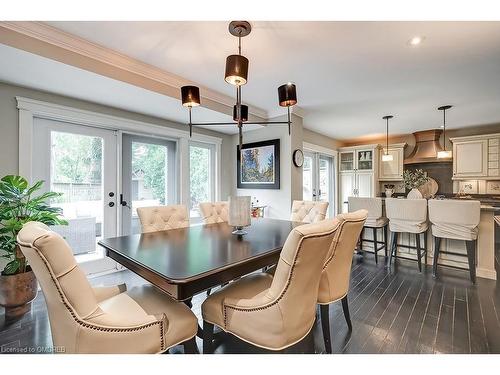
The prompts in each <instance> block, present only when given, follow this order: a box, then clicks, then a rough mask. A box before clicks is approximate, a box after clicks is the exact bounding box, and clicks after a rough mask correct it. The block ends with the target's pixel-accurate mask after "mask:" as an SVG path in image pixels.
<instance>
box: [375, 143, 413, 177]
mask: <svg viewBox="0 0 500 375" xmlns="http://www.w3.org/2000/svg"><path fill="white" fill-rule="evenodd" d="M405 147H406V143H398V144H392V145H389V149H388V152H387V153H388V154H389V155H392V160H390V161H383V160H382V155H384V154H385V153H386V149H385V148H381V149H380V152H379V156H378V158H379V159H378V166H379V168H378V179H379V181H403V160H404V156H405V155H404V151H405Z"/></svg>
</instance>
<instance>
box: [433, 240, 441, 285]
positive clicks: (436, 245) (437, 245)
mask: <svg viewBox="0 0 500 375" xmlns="http://www.w3.org/2000/svg"><path fill="white" fill-rule="evenodd" d="M440 247H441V237H434V262H433V263H432V277H434V278H436V277H437V267H438V258H439V249H440Z"/></svg>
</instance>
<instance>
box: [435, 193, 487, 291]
mask: <svg viewBox="0 0 500 375" xmlns="http://www.w3.org/2000/svg"><path fill="white" fill-rule="evenodd" d="M480 216H481V203H480V202H479V201H457V200H451V199H448V200H438V199H432V200H430V201H429V220H430V221H431V223H432V235H433V236H434V262H433V264H432V275H433V276H434V277H436V276H437V266H438V259H439V254H440V253H443V254H451V255H456V256H465V255H464V254H461V253H457V252H452V251H442V250H441V249H440V248H441V239H442V238H449V239H453V240H463V241H465V247H466V249H467V260H468V263H469V274H470V279H471V281H472V283H473V284H475V283H476V253H477V251H476V247H477V234H478V231H479V229H478V226H479V220H480Z"/></svg>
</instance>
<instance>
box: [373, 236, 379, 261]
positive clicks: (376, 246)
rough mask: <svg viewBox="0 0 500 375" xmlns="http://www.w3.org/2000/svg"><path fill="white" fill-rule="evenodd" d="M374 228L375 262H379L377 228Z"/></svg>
mask: <svg viewBox="0 0 500 375" xmlns="http://www.w3.org/2000/svg"><path fill="white" fill-rule="evenodd" d="M372 229H373V251H374V252H375V264H378V256H377V251H378V245H377V228H372Z"/></svg>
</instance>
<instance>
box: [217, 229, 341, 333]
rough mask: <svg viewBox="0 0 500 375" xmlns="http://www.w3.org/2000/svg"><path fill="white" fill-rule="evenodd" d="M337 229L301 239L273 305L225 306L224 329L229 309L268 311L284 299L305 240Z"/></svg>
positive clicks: (325, 234)
mask: <svg viewBox="0 0 500 375" xmlns="http://www.w3.org/2000/svg"><path fill="white" fill-rule="evenodd" d="M337 228H338V226H336V227H335V228H334V229H333V230H331V231H330V232H326V233H322V234H319V235H316V236H305V237H302V238H301V240H300V244H299V249H298V250H297V253H296V254H295V257H294V259H293V265H292V268H291V269H290V276H289V277H288V279H287V281H286V285H285V287H284V288H283V291H282V292H281V294H280V295H279V296H278V298H276V299H275V300H274V301H273V302H271V303H269V304H267V305H264V306H259V307H252V308H242V307H235V306H229V305H224V328H225V329H227V309H233V310H236V311H241V312H252V311H261V310H266V309H268V308H270V307H272V306H274V305H276V304H277V303H278V302H279V301H280V300H281V299H282V298H283V296H284V295H285V293H286V291H287V290H288V287H289V286H290V282H291V280H292V276H293V271H294V270H295V265H296V264H297V258H298V256H299V254H300V252H301V250H302V243H303V241H304V239H306V238H308V239H309V238H316V237H323V236H327V235H329V234H331V233H333V232H335V231H336V230H337Z"/></svg>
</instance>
